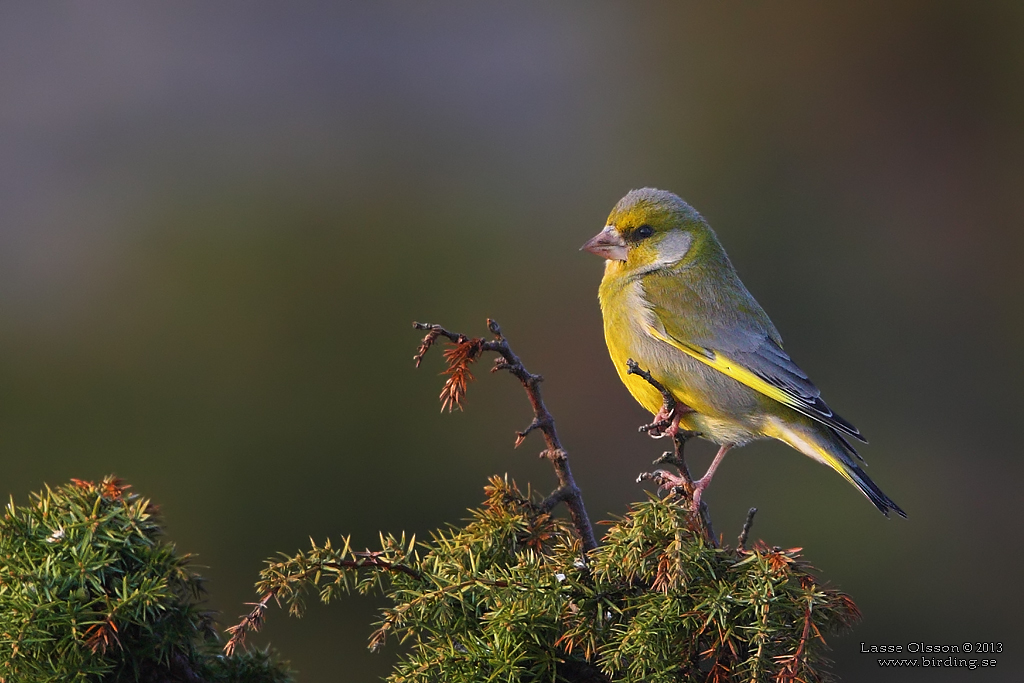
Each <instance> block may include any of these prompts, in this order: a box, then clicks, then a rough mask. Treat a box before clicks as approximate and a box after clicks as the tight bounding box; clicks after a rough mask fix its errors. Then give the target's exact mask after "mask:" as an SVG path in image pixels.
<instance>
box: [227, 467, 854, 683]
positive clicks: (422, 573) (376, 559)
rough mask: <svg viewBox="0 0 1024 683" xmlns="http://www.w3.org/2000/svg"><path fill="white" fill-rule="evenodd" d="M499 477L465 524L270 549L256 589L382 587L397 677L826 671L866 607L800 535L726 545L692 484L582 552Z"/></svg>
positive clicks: (787, 676)
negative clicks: (838, 640)
mask: <svg viewBox="0 0 1024 683" xmlns="http://www.w3.org/2000/svg"><path fill="white" fill-rule="evenodd" d="M486 493H487V500H486V502H485V504H484V506H483V507H482V508H481V509H479V510H475V511H473V513H472V517H471V519H470V520H469V522H468V524H466V526H464V527H461V528H460V527H450V528H448V529H445V530H442V531H438V532H435V533H434V534H433V535H432V536H431V539H430V541H428V542H425V543H421V544H418V545H417V544H415V543H414V542H413V541H412V540H406V539H405V538H403V537H399V538H394V537H383V538H382V539H381V548H380V550H378V551H374V552H369V551H362V552H355V551H353V550H352V546H351V543H350V541H349V540H348V539H346V540H345V541H344V542H343V543H342V544H340V545H339V546H335V547H331V546H329V545H328V544H324V545H316V544H314V546H313V548H312V549H310V550H309V551H306V552H302V553H298V554H297V555H295V556H291V557H288V558H285V559H283V560H274V561H270V562H269V563H268V566H267V568H266V569H264V571H263V572H262V573H261V578H260V582H259V584H258V590H259V591H260V592H261V593H262V594H263V595H264V596H271V595H272V596H274V597H276V598H277V599H278V600H280V601H281V602H282V603H284V604H285V605H286V606H288V607H289V609H290V611H291V612H292V613H293V614H301V613H302V610H303V607H304V604H303V596H304V595H305V594H306V593H307V591H316V592H317V593H318V595H319V596H320V599H321V600H323V601H324V602H327V601H329V600H331V599H334V598H335V597H336V596H337V595H338V594H339V593H345V592H352V591H360V592H365V591H368V590H378V591H380V592H381V593H382V594H383V595H384V596H385V597H386V599H387V600H388V601H389V602H390V605H389V606H388V607H387V608H386V609H385V610H384V612H383V615H382V618H381V620H380V622H378V624H377V628H376V630H375V631H374V632H373V634H372V635H371V636H370V647H371V648H374V649H376V648H378V647H380V646H382V645H383V644H385V642H386V641H387V640H388V638H389V637H393V639H395V640H397V641H399V642H402V643H406V644H407V646H408V649H407V650H406V652H405V653H404V654H403V657H402V659H401V661H400V662H399V663H398V664H397V665H396V668H395V670H394V672H393V673H392V674H391V676H390V677H389V679H388V680H389V681H392V682H393V683H421V682H422V683H427V682H428V681H440V680H444V681H453V682H455V683H463V682H464V683H469V682H470V681H472V682H476V681H482V680H494V681H637V682H639V681H645V682H649V681H664V682H669V681H671V682H679V681H702V682H703V681H751V680H757V681H772V680H774V681H808V682H810V681H820V680H824V679H825V667H826V665H827V660H826V659H825V657H824V655H823V651H824V649H825V646H824V640H823V637H824V635H827V634H829V633H835V632H837V631H839V630H842V629H843V628H846V627H848V626H850V625H851V624H852V623H853V622H854V621H855V620H856V619H857V618H858V612H857V609H856V607H855V606H854V604H853V602H852V601H851V600H850V599H849V597H847V596H846V595H844V594H843V593H841V592H839V591H836V590H834V589H829V588H825V587H823V586H821V585H820V584H819V583H818V581H817V579H816V578H815V577H814V575H813V574H812V573H811V571H810V568H809V567H808V566H807V565H806V563H804V562H803V561H802V560H801V559H800V556H799V549H798V548H793V549H789V550H782V549H778V548H769V547H768V546H766V545H765V544H764V543H761V542H758V543H756V544H755V545H754V547H753V549H751V550H749V551H747V550H742V549H731V548H717V547H714V546H713V545H712V544H710V543H709V542H708V540H707V537H706V536H705V534H704V532H703V530H702V528H700V527H699V526H698V527H697V528H695V525H699V521H695V519H694V516H693V515H692V514H691V512H690V510H689V506H688V501H687V500H685V499H684V498H681V497H678V496H670V497H668V498H665V499H658V498H657V497H654V496H652V497H650V498H649V500H647V501H645V502H642V503H637V504H635V505H633V506H632V507H631V509H630V510H629V512H628V513H627V514H626V515H625V516H624V517H623V518H621V519H619V520H616V521H614V522H612V523H610V526H609V529H608V532H607V533H606V534H605V537H604V540H603V543H602V544H601V545H600V546H599V547H598V548H597V549H596V550H593V551H591V552H590V553H589V554H588V555H586V556H584V554H583V552H582V548H581V545H580V541H579V539H578V536H577V535H576V533H575V531H574V528H573V527H572V526H571V525H569V524H568V523H566V522H565V521H563V520H561V519H558V518H554V517H551V516H550V515H549V514H547V513H546V512H544V511H543V510H542V509H541V507H540V506H539V501H537V500H533V499H531V497H530V496H529V495H524V494H522V493H521V492H520V491H519V490H518V489H517V488H516V486H515V484H514V483H511V482H509V481H508V480H507V479H502V478H498V477H495V478H493V479H492V480H491V481H490V484H489V486H488V487H487V489H486ZM370 558H372V561H367V560H369V559H370ZM243 623H245V622H244V621H243ZM246 630H248V629H246Z"/></svg>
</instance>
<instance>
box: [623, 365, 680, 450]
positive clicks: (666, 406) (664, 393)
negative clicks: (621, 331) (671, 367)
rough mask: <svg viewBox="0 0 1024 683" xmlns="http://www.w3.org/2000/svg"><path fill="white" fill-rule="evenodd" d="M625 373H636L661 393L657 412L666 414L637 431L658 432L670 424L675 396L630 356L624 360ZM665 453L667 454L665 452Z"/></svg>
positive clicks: (675, 403)
mask: <svg viewBox="0 0 1024 683" xmlns="http://www.w3.org/2000/svg"><path fill="white" fill-rule="evenodd" d="M626 374H627V375H636V376H637V377H639V378H640V379H642V380H645V381H646V382H647V383H648V384H650V385H651V386H652V387H654V388H655V389H657V390H658V392H659V393H661V400H662V403H661V413H659V415H662V414H663V415H667V416H668V417H666V418H664V419H661V420H655V421H654V422H652V423H651V424H648V425H643V426H641V427H640V430H639V431H641V432H645V433H646V432H660V431H661V430H662V429H665V428H666V427H668V426H669V425H671V424H672V415H673V413H675V410H676V406H677V405H678V404H677V402H676V397H675V396H673V395H672V392H671V391H669V390H668V389H666V388H665V385H664V384H662V383H661V382H659V381H658V380H656V379H654V378H653V377H651V373H649V372H647V371H646V370H644V369H642V368H641V367H640V365H639V364H638V363H637V362H636V361H635V360H633V359H632V358H630V359H628V360H627V361H626ZM665 455H668V454H667V453H666V454H665ZM662 457H664V456H662Z"/></svg>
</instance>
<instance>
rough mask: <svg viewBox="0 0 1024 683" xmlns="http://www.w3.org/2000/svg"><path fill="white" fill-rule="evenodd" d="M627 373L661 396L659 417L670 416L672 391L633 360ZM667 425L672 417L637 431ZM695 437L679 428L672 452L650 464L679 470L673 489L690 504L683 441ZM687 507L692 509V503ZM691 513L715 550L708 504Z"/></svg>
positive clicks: (656, 477)
mask: <svg viewBox="0 0 1024 683" xmlns="http://www.w3.org/2000/svg"><path fill="white" fill-rule="evenodd" d="M626 373H627V374H630V375H637V376H638V377H640V378H641V379H643V380H644V381H646V382H647V383H648V384H650V385H651V386H652V387H654V388H655V389H657V390H658V392H659V393H661V397H662V405H661V413H659V414H665V415H672V414H673V411H675V410H676V408H677V406H678V403H677V401H676V399H675V397H674V396H673V395H672V392H670V391H669V390H668V389H666V388H665V385H664V384H662V383H661V382H659V381H658V380H657V379H655V378H654V377H652V376H651V373H650V372H647V371H646V370H643V369H642V368H641V367H640V366H639V365H638V364H637V362H636V361H635V360H633V359H632V358H630V359H629V360H627V361H626ZM670 424H672V418H671V417H669V418H667V419H664V420H656V421H655V422H653V423H652V424H649V425H644V426H643V427H641V428H640V431H641V432H649V431H652V430H660V429H663V428H665V427H667V426H668V425H670ZM695 436H700V434H699V433H698V432H688V431H686V430H683V429H680V430H679V431H677V432H676V433H675V434H674V435H673V437H672V445H673V450H671V451H666V452H664V453H662V454H661V457H659V458H658V459H657V460H655V461H654V463H653V464H655V465H662V464H667V465H672V466H673V467H675V468H676V469H677V470H678V471H679V479H681V480H682V486H679V487H676V490H680V489H681V493H682V495H683V497H684V498H686V499H687V500H689V501H691V503H692V501H693V477H691V476H690V469H689V468H688V467H687V466H686V458H684V457H683V449H684V447H685V446H686V442H687V441H689V440H690V439H692V438H693V437H695ZM669 476H670V475H668V473H667V472H664V471H663V470H655V471H654V472H643V473H642V474H640V476H639V477H637V479H636V480H637V481H638V482H640V481H646V480H650V481H653V482H655V483H656V484H658V486H663V485H666V484H668V483H671V481H672V479H670V478H669ZM690 507H691V508H692V507H693V506H692V504H691V506H690ZM693 513H694V514H693V519H694V521H695V523H696V526H697V529H698V530H699V531H700V533H702V534H703V535H704V537H705V538H706V539H707V541H708V543H710V544H711V545H712V546H714V547H716V548H717V547H718V541H717V539H716V538H715V531H714V528H713V527H712V526H711V513H710V512H709V511H708V505H707V503H705V502H704V501H703V500H702V501H701V502H700V509H699V510H694V511H693Z"/></svg>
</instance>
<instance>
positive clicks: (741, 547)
mask: <svg viewBox="0 0 1024 683" xmlns="http://www.w3.org/2000/svg"><path fill="white" fill-rule="evenodd" d="M756 514H757V508H750V509H749V510H747V521H745V522H744V523H743V529H742V530H741V531H740V537H739V538H738V539H737V542H736V550H737V551H738V552H741V553H742V552H745V551H746V550H747V536H748V535H749V534H750V527H751V526H752V525H753V524H754V515H756Z"/></svg>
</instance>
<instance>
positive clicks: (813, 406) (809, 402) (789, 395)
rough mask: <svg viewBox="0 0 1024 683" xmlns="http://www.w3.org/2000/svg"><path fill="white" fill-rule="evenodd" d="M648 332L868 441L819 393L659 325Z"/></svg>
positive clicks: (734, 377)
mask: <svg viewBox="0 0 1024 683" xmlns="http://www.w3.org/2000/svg"><path fill="white" fill-rule="evenodd" d="M647 333H648V334H650V335H651V336H652V337H654V338H655V339H658V340H660V341H662V342H664V343H666V344H668V345H670V346H672V347H674V348H676V349H679V350H680V351H682V352H683V353H685V354H686V355H688V356H690V357H692V358H695V359H697V360H699V361H700V362H701V363H704V364H705V365H707V366H708V367H711V368H714V369H715V370H718V371H719V372H721V373H722V374H723V375H726V376H728V377H732V378H733V379H734V380H736V381H737V382H739V383H740V384H743V385H746V386H748V387H750V388H751V389H753V390H754V391H756V392H758V393H760V394H763V395H764V396H767V397H768V398H771V399H774V400H776V401H778V402H779V403H781V404H782V405H784V406H788V407H790V408H792V409H793V410H795V411H797V412H798V413H801V414H802V415H806V416H807V417H809V418H811V419H812V420H817V421H818V422H821V423H822V424H825V425H828V426H829V427H832V428H833V429H837V430H839V431H842V432H846V433H847V434H850V435H852V436H854V437H856V438H858V439H861V440H862V441H863V440H864V437H863V436H861V434H860V432H859V431H858V430H857V429H856V427H854V426H853V425H851V424H849V423H848V422H846V421H845V420H843V419H842V418H841V417H839V416H838V415H836V414H835V413H833V412H832V409H831V408H829V407H828V406H827V405H826V404H825V402H824V401H822V400H821V399H820V398H819V397H817V396H810V397H802V396H800V395H798V394H797V393H794V392H793V391H788V390H787V389H786V388H785V386H780V384H781V383H776V382H772V381H771V378H770V377H769V378H765V377H764V376H763V375H761V374H759V373H756V372H754V371H752V370H750V369H749V368H747V367H745V366H744V365H743V364H741V363H738V362H736V361H735V360H733V359H731V358H729V357H728V356H725V355H723V354H722V353H720V352H718V351H715V350H714V349H709V348H707V347H704V346H698V345H695V344H687V343H686V342H683V341H680V340H678V339H676V338H675V337H672V336H670V335H668V334H666V333H665V332H664V331H662V330H660V329H658V327H657V326H656V325H648V326H647Z"/></svg>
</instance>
